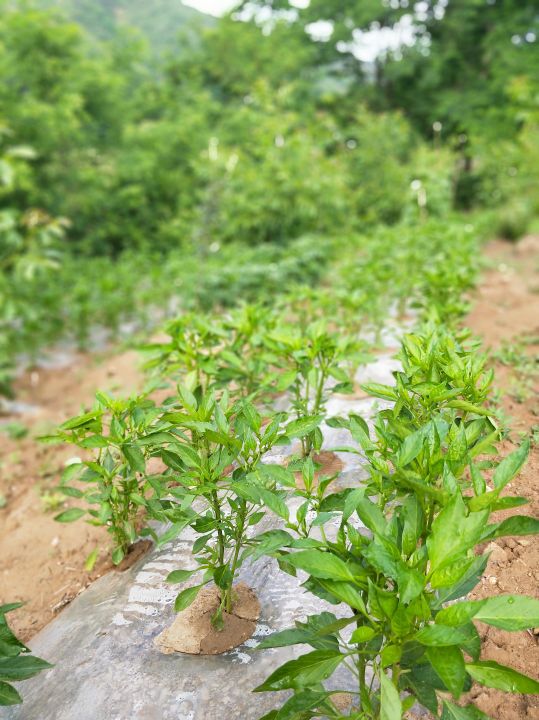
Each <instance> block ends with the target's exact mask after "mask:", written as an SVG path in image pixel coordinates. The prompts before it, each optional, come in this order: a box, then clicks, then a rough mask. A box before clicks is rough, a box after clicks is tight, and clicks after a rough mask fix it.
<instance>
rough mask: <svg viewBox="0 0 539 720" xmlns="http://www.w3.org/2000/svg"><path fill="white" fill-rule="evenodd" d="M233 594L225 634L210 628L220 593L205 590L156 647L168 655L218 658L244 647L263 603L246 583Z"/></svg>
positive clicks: (179, 616) (160, 636) (225, 614)
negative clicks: (232, 603)
mask: <svg viewBox="0 0 539 720" xmlns="http://www.w3.org/2000/svg"><path fill="white" fill-rule="evenodd" d="M234 592H235V602H234V605H233V607H232V612H231V613H227V612H223V623H224V627H223V629H222V630H216V629H215V628H214V627H213V625H212V624H211V618H212V616H213V615H214V614H215V612H216V610H217V608H218V607H219V603H220V592H219V589H218V588H216V587H206V588H203V589H202V590H201V591H200V592H199V594H198V596H197V598H196V600H195V601H194V602H193V604H192V605H190V606H189V607H188V608H187V609H186V610H183V611H182V612H180V613H178V615H177V617H176V619H175V620H174V622H173V623H172V625H171V626H170V627H168V628H167V629H166V630H164V631H163V632H162V633H161V634H160V635H158V636H157V637H156V638H155V645H156V647H157V648H158V649H159V650H160V651H161V652H162V653H164V654H165V655H169V654H171V653H174V652H181V653H189V654H191V655H219V654H220V653H224V652H226V651H227V650H232V648H235V647H237V646H238V645H241V644H242V643H244V642H245V641H246V640H248V639H249V638H250V637H251V635H252V634H253V632H254V631H255V627H256V621H257V620H258V617H259V615H260V603H259V602H258V599H257V597H256V595H255V594H254V592H253V591H252V590H251V588H249V587H247V585H245V584H244V583H238V585H235V586H234Z"/></svg>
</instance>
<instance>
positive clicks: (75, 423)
mask: <svg viewBox="0 0 539 720" xmlns="http://www.w3.org/2000/svg"><path fill="white" fill-rule="evenodd" d="M102 414H103V413H102V411H101V410H97V411H96V410H94V411H92V412H89V413H85V414H84V415H78V416H77V417H74V418H71V420H68V421H67V422H65V423H63V425H60V430H77V429H79V428H82V427H84V426H85V425H89V424H92V422H93V421H94V420H96V419H97V418H100V417H101V415H102Z"/></svg>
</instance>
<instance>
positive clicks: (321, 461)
mask: <svg viewBox="0 0 539 720" xmlns="http://www.w3.org/2000/svg"><path fill="white" fill-rule="evenodd" d="M313 460H314V462H315V463H317V464H318V465H320V468H319V469H318V470H317V471H316V472H315V474H314V482H315V486H317V485H318V482H319V480H320V479H321V478H324V477H329V476H331V475H337V474H338V473H340V472H341V470H342V469H343V467H344V466H343V463H342V460H341V459H340V458H339V457H338V455H336V454H335V453H333V452H330V451H329V450H322V452H319V453H315V454H314V455H313ZM294 475H295V478H296V487H297V488H298V489H299V490H305V483H304V482H303V477H302V474H301V473H300V472H297V473H294Z"/></svg>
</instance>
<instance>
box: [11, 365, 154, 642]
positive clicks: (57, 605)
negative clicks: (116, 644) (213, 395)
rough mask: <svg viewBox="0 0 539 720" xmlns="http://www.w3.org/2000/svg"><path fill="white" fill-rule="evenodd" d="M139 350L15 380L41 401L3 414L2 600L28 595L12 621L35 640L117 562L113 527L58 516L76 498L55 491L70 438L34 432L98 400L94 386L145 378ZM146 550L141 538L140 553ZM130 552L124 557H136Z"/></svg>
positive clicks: (119, 389)
mask: <svg viewBox="0 0 539 720" xmlns="http://www.w3.org/2000/svg"><path fill="white" fill-rule="evenodd" d="M138 364H139V361H138V356H137V354H136V353H135V352H125V353H122V354H114V355H113V354H105V355H99V356H91V355H88V354H80V355H77V356H75V358H74V362H73V364H72V365H70V366H69V368H63V369H55V370H35V371H33V372H28V373H26V374H24V375H23V376H22V377H21V378H20V379H19V380H18V381H17V382H16V385H15V390H16V395H17V400H19V401H22V402H25V403H28V404H30V405H32V406H35V408H36V411H35V413H32V414H25V415H13V416H3V417H2V418H0V446H1V452H0V496H1V497H2V498H3V501H2V504H3V505H4V507H3V508H1V509H0V604H2V603H5V602H17V601H23V602H24V603H25V605H24V606H23V607H22V608H21V609H19V610H16V611H14V612H12V613H10V617H9V621H10V624H11V626H12V627H13V629H14V631H15V632H16V633H17V634H18V635H19V636H20V637H21V639H22V640H23V641H26V640H29V639H30V638H31V637H32V636H33V635H34V634H35V633H36V632H38V631H39V630H40V629H41V628H42V627H43V626H44V625H46V624H47V623H48V622H49V621H50V620H52V618H53V617H54V616H55V615H56V614H57V613H58V612H59V611H60V610H61V609H62V608H63V607H65V606H66V605H67V604H69V603H70V602H71V601H72V600H73V599H74V598H75V597H76V596H77V595H78V594H79V593H80V592H82V590H84V588H85V587H87V586H88V585H89V584H90V583H91V582H92V581H93V580H95V579H96V578H98V577H100V576H101V575H103V574H104V573H105V572H108V571H110V570H111V569H113V568H114V566H113V565H112V563H111V562H110V560H109V559H108V556H107V553H106V548H107V547H108V545H109V535H108V533H107V532H106V530H105V529H104V528H96V527H92V526H91V525H87V524H85V523H84V522H82V521H77V522H75V523H70V524H63V523H57V522H55V520H54V516H55V515H57V514H58V513H59V512H61V511H62V510H64V509H66V508H67V507H69V506H70V505H73V504H76V503H75V502H73V501H71V500H69V501H68V500H66V499H65V498H64V497H63V496H61V495H58V494H57V493H55V492H54V488H55V486H56V485H57V484H58V481H59V478H60V474H61V472H62V469H63V467H64V465H65V462H66V461H67V460H68V459H69V458H71V457H73V456H76V455H78V452H77V449H76V448H74V447H70V446H65V445H47V444H43V443H41V442H38V441H37V440H36V437H37V436H39V435H44V434H48V433H51V432H54V429H55V428H56V427H57V426H58V425H59V424H60V423H62V422H64V421H65V420H66V419H68V418H69V417H72V416H73V415H76V414H77V413H78V412H80V411H81V410H86V409H89V408H90V406H91V405H92V402H93V399H94V394H95V392H96V390H98V389H101V388H105V389H108V390H109V391H111V392H112V393H115V394H118V395H119V394H130V393H133V392H134V391H136V390H137V388H139V387H140V386H141V383H142V374H141V373H139V371H138V369H137V368H138ZM4 422H17V423H22V424H23V425H25V426H26V427H27V429H28V435H27V436H26V437H25V438H23V439H22V440H14V439H10V438H9V437H8V436H7V435H6V434H5V433H4V432H2V427H1V424H2V423H4ZM98 545H99V546H100V547H103V548H104V551H103V553H102V554H101V556H100V558H99V559H98V561H97V563H96V565H95V567H94V569H93V570H92V572H87V571H86V570H85V569H84V562H85V559H86V557H87V556H88V555H89V554H90V552H91V551H92V550H94V548H95V547H96V546H98ZM139 552H140V548H139V547H138V545H137V549H136V553H139ZM132 560H133V554H130V555H129V556H128V557H127V558H126V560H125V562H126V563H127V562H131V561H132Z"/></svg>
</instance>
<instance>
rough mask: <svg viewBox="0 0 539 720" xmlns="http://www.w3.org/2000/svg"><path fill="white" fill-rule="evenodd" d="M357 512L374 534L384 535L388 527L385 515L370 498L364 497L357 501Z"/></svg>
mask: <svg viewBox="0 0 539 720" xmlns="http://www.w3.org/2000/svg"><path fill="white" fill-rule="evenodd" d="M356 512H357V514H358V517H359V519H360V520H361V522H362V523H363V524H364V525H365V527H368V528H369V530H371V531H372V532H373V533H375V534H378V535H383V534H384V533H385V530H386V527H387V521H386V519H385V517H384V513H383V512H382V511H381V510H380V508H379V507H378V505H375V504H374V503H373V502H372V501H371V500H369V498H366V497H362V498H360V499H359V500H358V501H357V504H356Z"/></svg>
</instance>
